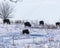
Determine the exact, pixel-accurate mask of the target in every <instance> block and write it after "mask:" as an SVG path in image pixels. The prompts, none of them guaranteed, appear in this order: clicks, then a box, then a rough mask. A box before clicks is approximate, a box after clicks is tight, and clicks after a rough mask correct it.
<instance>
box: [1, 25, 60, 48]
mask: <svg viewBox="0 0 60 48" xmlns="http://www.w3.org/2000/svg"><path fill="white" fill-rule="evenodd" d="M23 29H29V31H30V34H29V35H26V34H25V35H23V34H22V30H23ZM0 48H60V29H38V28H29V27H24V25H20V24H11V25H8V24H7V25H6V24H0Z"/></svg>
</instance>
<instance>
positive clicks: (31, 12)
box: [14, 0, 60, 24]
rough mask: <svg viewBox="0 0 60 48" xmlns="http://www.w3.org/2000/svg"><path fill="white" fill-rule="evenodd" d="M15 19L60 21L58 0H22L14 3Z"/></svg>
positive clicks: (59, 3) (59, 2)
mask: <svg viewBox="0 0 60 48" xmlns="http://www.w3.org/2000/svg"><path fill="white" fill-rule="evenodd" d="M14 18H15V19H22V20H24V19H25V20H44V21H45V22H46V23H51V24H52V23H53V24H54V23H55V22H57V21H60V0H23V2H18V3H16V11H15V17H14Z"/></svg>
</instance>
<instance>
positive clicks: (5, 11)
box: [0, 2, 13, 19]
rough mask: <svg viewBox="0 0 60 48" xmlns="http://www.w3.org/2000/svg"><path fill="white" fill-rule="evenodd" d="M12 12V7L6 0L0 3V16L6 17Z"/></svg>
mask: <svg viewBox="0 0 60 48" xmlns="http://www.w3.org/2000/svg"><path fill="white" fill-rule="evenodd" d="M12 12H13V7H12V6H11V5H10V4H9V3H8V2H2V3H1V4H0V13H1V15H0V18H2V19H7V18H9V17H10V15H11V13H12Z"/></svg>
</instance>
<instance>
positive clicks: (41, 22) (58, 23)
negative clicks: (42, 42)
mask: <svg viewBox="0 0 60 48" xmlns="http://www.w3.org/2000/svg"><path fill="white" fill-rule="evenodd" d="M20 22H21V21H20ZM5 23H7V24H11V21H10V20H9V19H4V20H3V24H5ZM16 23H18V22H16ZM55 24H56V26H60V22H56V23H55ZM39 25H42V26H44V21H43V20H41V21H39ZM24 26H25V27H26V26H28V27H31V26H32V25H31V23H30V22H24Z"/></svg>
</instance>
